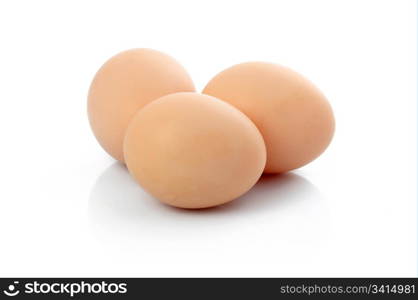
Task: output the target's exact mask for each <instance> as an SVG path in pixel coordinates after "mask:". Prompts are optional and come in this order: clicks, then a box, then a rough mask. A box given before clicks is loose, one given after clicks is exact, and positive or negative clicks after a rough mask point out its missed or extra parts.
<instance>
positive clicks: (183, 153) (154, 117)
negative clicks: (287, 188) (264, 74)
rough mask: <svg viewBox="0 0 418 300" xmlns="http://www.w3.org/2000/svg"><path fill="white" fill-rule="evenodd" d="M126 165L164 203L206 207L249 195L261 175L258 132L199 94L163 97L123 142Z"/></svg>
mask: <svg viewBox="0 0 418 300" xmlns="http://www.w3.org/2000/svg"><path fill="white" fill-rule="evenodd" d="M124 153H125V161H126V164H127V166H128V169H129V171H130V172H131V174H132V175H133V176H134V178H135V179H136V180H137V181H138V182H139V183H140V185H141V186H142V187H143V188H144V189H145V190H147V191H148V192H149V193H150V194H152V195H153V196H154V197H156V198H158V199H160V200H161V201H162V202H164V203H166V204H169V205H172V206H176V207H181V208H205V207H211V206H216V205H220V204H223V203H226V202H228V201H231V200H233V199H235V198H237V197H239V196H241V195H242V194H244V193H245V192H246V191H248V190H249V189H250V188H251V187H252V186H253V185H254V184H255V183H256V182H257V180H258V179H259V177H260V175H261V174H262V173H263V169H264V166H265V162H266V149H265V145H264V141H263V138H262V136H261V134H260V132H259V131H258V129H257V127H256V126H255V125H254V124H253V123H252V122H251V121H250V119H248V118H247V117H246V116H245V115H244V114H243V113H241V112H240V111H239V110H237V109H236V108H234V107H233V106H231V105H229V104H227V103H225V102H223V101H220V100H218V99H216V98H214V97H211V96H207V95H201V94H197V93H176V94H171V95H167V96H164V97H161V98H159V99H158V100H156V101H154V102H152V103H150V104H148V105H147V106H145V107H144V108H143V109H142V110H140V111H139V112H138V113H137V114H136V115H135V117H134V118H133V119H132V122H131V123H130V125H129V127H128V130H127V133H126V137H125V141H124Z"/></svg>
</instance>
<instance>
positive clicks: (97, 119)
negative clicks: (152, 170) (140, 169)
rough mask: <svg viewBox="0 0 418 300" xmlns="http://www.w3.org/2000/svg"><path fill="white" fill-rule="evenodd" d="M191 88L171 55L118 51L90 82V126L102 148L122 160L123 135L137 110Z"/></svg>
mask: <svg viewBox="0 0 418 300" xmlns="http://www.w3.org/2000/svg"><path fill="white" fill-rule="evenodd" d="M191 91H195V88H194V85H193V82H192V80H191V79H190V77H189V75H188V74H187V72H186V70H185V69H184V68H183V67H182V66H181V65H180V64H179V63H178V62H177V61H176V60H174V59H173V58H172V57H170V56H168V55H166V54H164V53H161V52H158V51H155V50H151V49H132V50H128V51H124V52H121V53H119V54H117V55H115V56H114V57H112V58H110V59H109V60H108V61H107V62H106V63H105V64H104V65H103V66H102V67H101V68H100V69H99V71H98V72H97V73H96V75H95V77H94V79H93V82H92V83H91V86H90V89H89V94H88V116H89V121H90V125H91V128H92V130H93V132H94V135H95V136H96V139H97V140H98V142H99V143H100V145H101V146H102V147H103V149H105V150H106V151H107V152H108V153H109V154H110V155H111V156H113V157H114V158H115V159H117V160H119V161H121V162H123V138H124V136H125V131H126V128H127V127H128V124H129V122H130V120H131V118H132V117H133V115H134V114H135V113H136V112H137V111H138V109H141V108H142V107H143V106H144V105H146V104H148V103H149V102H151V101H153V100H155V99H157V98H159V97H161V96H164V95H167V94H170V93H175V92H191Z"/></svg>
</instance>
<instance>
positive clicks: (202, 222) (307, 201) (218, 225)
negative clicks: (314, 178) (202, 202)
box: [88, 163, 323, 239]
mask: <svg viewBox="0 0 418 300" xmlns="http://www.w3.org/2000/svg"><path fill="white" fill-rule="evenodd" d="M322 202H323V201H322V196H321V193H320V192H319V191H318V189H317V188H316V187H315V186H314V185H313V184H312V183H310V182H309V181H308V180H307V179H305V178H304V177H302V176H300V175H297V174H295V173H286V174H280V175H263V176H262V177H261V178H260V180H259V182H258V183H257V184H256V185H255V186H254V187H253V188H252V189H251V190H250V191H249V192H247V193H246V194H245V195H243V196H241V197H240V198H238V199H236V200H234V201H232V202H230V203H227V204H224V205H221V206H218V207H214V208H209V209H199V210H187V209H178V208H173V207H171V206H168V205H165V204H162V203H160V202H159V201H158V200H156V199H154V198H153V197H152V196H151V195H149V194H148V193H146V192H145V191H144V190H143V189H142V188H141V187H140V186H139V185H138V184H137V183H136V182H135V181H134V179H133V178H132V176H130V174H129V172H128V170H127V169H126V167H125V166H124V165H122V164H120V163H114V164H112V165H111V166H109V167H108V168H107V169H105V171H104V172H103V173H102V174H101V175H100V176H99V177H98V179H97V181H96V183H95V184H94V186H93V188H92V190H91V193H90V198H89V205H88V215H89V220H90V222H91V224H93V226H94V227H95V228H98V229H100V230H101V231H102V232H106V234H109V233H114V234H116V235H118V236H120V235H130V236H132V234H133V235H134V236H135V237H138V236H142V237H144V236H148V237H149V238H150V239H151V238H155V236H156V235H158V234H163V235H164V236H170V235H176V236H178V235H181V234H184V237H185V238H189V237H191V236H194V235H195V236H199V235H200V234H201V232H202V230H204V231H212V232H213V231H215V232H216V231H217V230H218V232H220V231H224V230H225V227H228V226H230V227H234V226H235V227H236V228H239V226H241V225H240V224H242V222H243V221H245V222H250V223H251V222H252V223H257V222H259V221H260V220H262V221H263V222H272V223H274V224H277V220H279V221H280V222H287V224H283V226H282V227H286V226H289V222H290V223H293V222H296V219H304V220H306V219H307V218H308V219H311V220H313V222H314V223H315V222H316V220H317V219H318V220H319V219H323V218H322V217H323V204H322ZM289 216H290V218H291V219H290V220H289ZM292 216H293V217H296V219H295V218H292ZM191 220H193V222H191ZM191 224H193V225H192V226H191ZM236 228H235V230H236Z"/></svg>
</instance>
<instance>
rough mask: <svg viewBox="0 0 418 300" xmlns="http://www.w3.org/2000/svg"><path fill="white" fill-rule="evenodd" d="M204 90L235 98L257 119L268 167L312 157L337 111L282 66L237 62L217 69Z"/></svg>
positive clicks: (326, 139)
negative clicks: (224, 68) (221, 69)
mask: <svg viewBox="0 0 418 300" xmlns="http://www.w3.org/2000/svg"><path fill="white" fill-rule="evenodd" d="M203 93H204V94H208V95H212V96H214V97H217V98H219V99H222V100H224V101H226V102H228V103H230V104H232V105H233V106H235V107H236V108H238V109H239V110H241V111H242V112H243V113H245V114H246V115H247V116H248V117H249V118H250V119H251V120H252V121H253V122H254V123H255V125H256V126H257V127H258V129H259V130H260V132H261V134H262V135H263V138H264V141H265V143H266V149H267V163H266V169H265V172H266V173H281V172H286V171H289V170H293V169H296V168H299V167H301V166H303V165H305V164H307V163H309V162H311V161H312V160H314V159H315V158H317V157H318V156H319V155H320V154H321V153H322V152H323V151H324V150H325V149H326V148H327V147H328V145H329V144H330V142H331V139H332V137H333V134H334V127H335V121H334V116H333V112H332V109H331V106H330V104H329V102H328V101H327V99H326V98H325V96H324V95H323V94H322V93H321V91H320V90H318V88H316V87H315V86H314V85H313V84H312V83H311V82H309V81H308V80H307V79H306V78H304V77H303V76H302V75H300V74H298V73H296V72H295V71H293V70H291V69H289V68H287V67H284V66H280V65H277V64H273V63H264V62H248V63H242V64H238V65H235V66H232V67H230V68H228V69H226V70H224V71H222V72H221V73H219V74H218V75H216V76H215V77H214V78H213V79H212V80H211V81H210V82H209V83H208V84H207V85H206V87H205V88H204V90H203Z"/></svg>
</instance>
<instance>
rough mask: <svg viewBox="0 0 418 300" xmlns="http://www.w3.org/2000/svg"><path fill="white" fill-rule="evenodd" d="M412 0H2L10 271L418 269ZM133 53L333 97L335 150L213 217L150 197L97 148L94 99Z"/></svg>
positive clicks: (0, 163) (2, 235)
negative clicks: (305, 84) (269, 74)
mask: <svg viewBox="0 0 418 300" xmlns="http://www.w3.org/2000/svg"><path fill="white" fill-rule="evenodd" d="M416 12H417V9H416V1H412V0H403V1H400V0H394V1H383V0H376V1H367V0H366V1H364V0H361V1H353V0H350V1H341V0H340V1H335V0H329V1H321V0H315V1H311V0H307V1H295V0H290V1H277V0H271V1H263V0H257V1H242V0H241V1H225V0H221V1H214V0H211V1H178V0H177V1H156V0H152V1H132V2H128V1H2V2H1V4H0V101H1V102H0V103H1V107H0V133H1V135H0V138H1V139H0V154H1V155H0V177H1V188H0V243H1V246H0V276H12V277H13V276H416V274H417V201H416V200H417V195H416V183H417V177H416V166H417V161H416V156H417V155H416V154H417V148H416V137H417V132H416V128H417V126H416V125H417V122H416V121H417V106H416V99H417V97H416V96H417V95H416V83H417V76H416V75H417V74H416V66H417V61H416V53H417V51H416V50H417V49H416V34H417V32H416ZM134 47H147V48H155V49H157V50H160V51H163V52H166V53H168V54H170V55H172V56H173V57H175V58H176V59H178V60H179V61H180V62H181V63H182V64H183V65H184V66H185V67H186V68H187V69H188V70H189V72H190V74H191V75H192V76H193V78H194V80H195V83H196V87H197V88H198V89H199V90H201V89H202V88H203V87H204V85H205V84H206V82H207V81H208V80H209V79H210V78H211V77H212V76H214V75H215V74H216V73H218V72H219V71H221V70H222V69H224V68H227V67H229V66H231V65H233V64H235V63H239V62H244V61H249V60H264V61H271V62H277V63H281V64H284V65H287V66H290V67H292V68H293V69H295V70H297V71H299V72H301V73H302V74H304V75H305V76H307V77H308V78H310V79H311V80H312V81H313V82H314V83H316V84H317V85H318V86H319V87H320V88H321V89H322V90H323V92H324V93H325V94H326V95H327V97H328V98H329V100H330V102H331V104H332V106H333V108H334V110H335V115H336V121H337V129H336V135H335V139H334V141H333V143H332V145H331V146H330V147H329V149H328V150H327V151H326V152H325V153H324V154H323V156H322V157H321V158H319V159H318V160H316V161H315V162H314V163H311V164H309V165H307V166H306V167H304V168H302V169H300V170H298V171H296V172H292V173H290V174H287V175H283V176H276V177H269V178H264V179H262V180H261V182H260V183H259V184H258V185H256V187H254V189H253V190H252V191H250V192H249V193H248V194H247V195H245V196H244V197H242V198H241V199H239V200H236V201H235V202H233V203H231V204H229V205H225V206H223V207H219V208H216V209H210V210H205V211H185V210H178V209H173V208H170V207H167V206H164V205H162V204H160V203H159V202H157V201H156V200H154V199H152V198H151V197H150V196H148V195H146V194H145V193H144V192H143V191H142V190H141V188H140V187H139V186H138V185H137V184H136V183H135V182H134V181H133V180H132V179H131V178H130V177H129V175H128V173H127V170H126V169H125V168H124V167H122V166H121V165H119V164H117V163H115V162H114V161H113V160H112V159H111V158H110V157H109V156H107V154H106V153H105V152H104V151H103V150H102V149H101V148H100V147H99V145H98V144H97V143H96V141H95V139H94V137H93V135H92V133H91V131H90V128H89V125H88V121H87V115H86V94H87V90H88V87H89V84H90V81H91V79H92V78H93V76H94V73H95V72H96V70H97V69H98V68H99V67H100V66H101V64H102V63H103V62H104V61H105V60H107V59H108V58H109V57H110V56H112V55H114V54H115V53H117V52H119V51H121V50H125V49H129V48H134Z"/></svg>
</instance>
